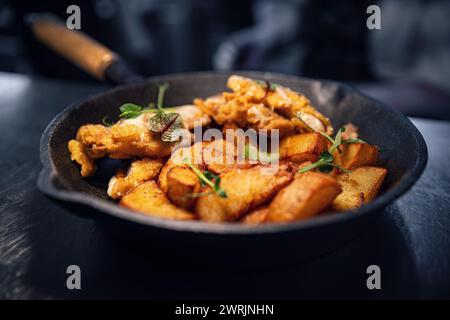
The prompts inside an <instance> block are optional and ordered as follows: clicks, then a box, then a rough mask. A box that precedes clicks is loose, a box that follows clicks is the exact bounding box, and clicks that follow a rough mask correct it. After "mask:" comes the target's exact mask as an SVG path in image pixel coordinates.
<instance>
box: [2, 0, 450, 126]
mask: <svg viewBox="0 0 450 320" xmlns="http://www.w3.org/2000/svg"><path fill="white" fill-rule="evenodd" d="M72 4H76V5H78V6H79V7H80V8H81V31H83V32H85V33H87V34H89V35H90V36H92V37H93V38H95V39H97V40H98V41H100V42H102V43H104V44H105V45H106V46H108V47H110V48H111V49H113V50H114V51H116V52H117V53H119V54H120V55H121V56H122V57H123V58H124V59H125V60H126V61H127V62H128V63H129V65H130V66H131V67H132V69H134V70H135V71H136V72H138V73H140V74H142V75H146V76H151V75H156V74H164V73H173V72H183V71H196V70H239V69H244V70H264V71H275V72H283V73H289V74H295V75H299V76H305V77H313V78H328V79H335V80H341V81H346V82H350V83H352V84H354V85H355V86H357V87H358V88H359V89H360V90H362V91H363V92H365V93H367V94H369V95H371V96H373V97H375V98H378V99H380V100H383V101H384V102H386V103H388V104H390V105H391V106H394V107H396V108H398V109H399V110H401V111H402V112H404V113H406V114H407V115H411V116H421V117H428V118H436V119H447V120H450V1H447V0H408V1H406V0H385V1H375V0H372V1H366V0H341V1H329V0H327V1H325V0H314V1H312V0H309V1H308V0H240V1H232V0H208V1H204V0H82V1H76V0H69V1H66V0H59V1H48V0H41V1H31V0H0V71H4V72H14V73H23V74H28V75H32V76H40V77H49V78H55V79H70V80H77V81H86V82H89V81H92V82H94V81H95V80H93V79H92V78H90V77H89V76H88V75H86V74H84V73H83V72H82V71H80V70H78V69H77V68H76V67H74V66H73V65H71V64H70V63H69V62H66V61H65V60H64V59H63V58H60V57H58V56H57V55H56V54H54V53H53V52H52V51H51V50H49V49H47V48H46V47H44V46H43V45H41V44H39V43H38V42H37V41H36V40H34V38H33V37H32V35H31V33H30V30H29V29H28V28H27V27H26V24H25V22H24V21H25V19H24V17H26V16H27V14H28V13H31V12H51V13H53V14H55V15H57V16H59V17H60V18H62V19H64V20H65V19H67V17H68V16H69V14H67V13H66V9H67V7H68V6H69V5H72ZM372 4H376V5H379V6H380V8H381V29H380V30H369V29H368V28H367V27H366V20H367V18H368V17H369V14H367V13H366V9H367V7H368V6H369V5H372Z"/></svg>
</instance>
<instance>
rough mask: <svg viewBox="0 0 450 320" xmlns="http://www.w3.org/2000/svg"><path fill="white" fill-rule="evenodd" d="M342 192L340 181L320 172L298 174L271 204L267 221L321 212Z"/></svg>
mask: <svg viewBox="0 0 450 320" xmlns="http://www.w3.org/2000/svg"><path fill="white" fill-rule="evenodd" d="M340 192H341V187H340V186H339V183H338V182H337V181H336V180H335V179H334V178H332V177H330V176H328V175H326V174H323V173H318V172H306V173H304V174H302V175H300V176H297V177H296V178H295V179H294V180H293V181H292V182H291V183H290V184H289V185H288V186H287V187H285V188H284V189H283V190H281V191H280V192H279V193H278V194H277V195H276V196H275V198H274V199H273V200H272V202H271V203H270V206H269V213H268V215H267V221H270V222H291V221H297V220H303V219H307V218H310V217H312V216H315V215H317V214H319V213H320V212H321V211H322V210H324V209H325V208H326V207H328V206H329V205H330V204H331V202H332V201H333V199H334V198H336V196H337V195H338V194H339V193H340Z"/></svg>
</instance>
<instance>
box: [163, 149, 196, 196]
mask: <svg viewBox="0 0 450 320" xmlns="http://www.w3.org/2000/svg"><path fill="white" fill-rule="evenodd" d="M202 152H203V142H197V143H196V144H193V145H192V146H190V147H184V148H179V149H177V150H175V151H174V152H173V153H172V155H171V156H170V158H169V160H167V162H166V163H165V164H164V166H163V168H162V169H161V172H160V174H159V177H158V184H159V186H160V188H161V190H162V191H164V192H165V193H167V189H168V188H167V174H168V173H169V170H170V169H172V168H174V167H178V166H179V167H185V168H188V166H187V165H186V164H185V161H184V160H188V162H189V163H191V164H192V165H195V166H196V167H197V168H199V169H200V170H203V168H204V163H203V156H202Z"/></svg>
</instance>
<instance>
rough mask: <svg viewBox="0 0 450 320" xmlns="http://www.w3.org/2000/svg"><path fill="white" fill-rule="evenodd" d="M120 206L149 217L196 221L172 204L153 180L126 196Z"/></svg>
mask: <svg viewBox="0 0 450 320" xmlns="http://www.w3.org/2000/svg"><path fill="white" fill-rule="evenodd" d="M119 204H120V205H121V206H123V207H125V208H128V209H131V210H134V211H138V212H141V213H143V214H145V215H149V216H155V217H160V218H167V219H175V220H194V219H195V215H193V214H192V213H191V212H189V211H186V210H183V209H181V208H178V207H177V206H176V205H174V204H172V203H171V202H170V201H169V199H168V198H167V196H166V195H165V194H164V192H162V190H161V189H160V188H159V187H158V184H157V183H156V182H155V181H153V180H151V181H147V182H144V183H142V184H140V185H138V186H137V187H136V188H134V189H133V190H131V191H130V192H129V193H128V194H127V195H126V196H124V197H123V198H122V199H121V200H120V202H119Z"/></svg>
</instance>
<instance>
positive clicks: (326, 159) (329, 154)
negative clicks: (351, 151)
mask: <svg viewBox="0 0 450 320" xmlns="http://www.w3.org/2000/svg"><path fill="white" fill-rule="evenodd" d="M317 132H318V133H320V134H321V135H322V136H324V137H325V138H326V139H327V140H329V141H330V142H331V146H330V147H329V148H328V150H327V151H324V152H322V153H321V154H320V156H319V160H317V161H316V162H314V163H312V164H310V165H308V166H306V167H303V168H301V169H299V172H300V173H305V172H307V171H310V170H312V169H316V168H317V169H319V170H320V171H321V172H325V173H327V172H330V171H331V170H333V167H335V168H338V169H339V170H341V171H343V172H345V173H350V172H351V171H350V170H347V169H344V168H342V167H341V166H339V165H337V164H335V163H333V161H334V157H333V153H334V152H335V151H336V150H338V152H342V151H341V150H340V149H339V147H340V146H341V145H342V144H349V143H364V141H363V140H361V139H345V140H342V133H343V132H345V128H344V127H342V128H340V129H339V130H338V132H337V133H336V136H335V138H334V139H333V138H332V137H330V136H329V135H327V134H326V133H324V132H320V131H317Z"/></svg>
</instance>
